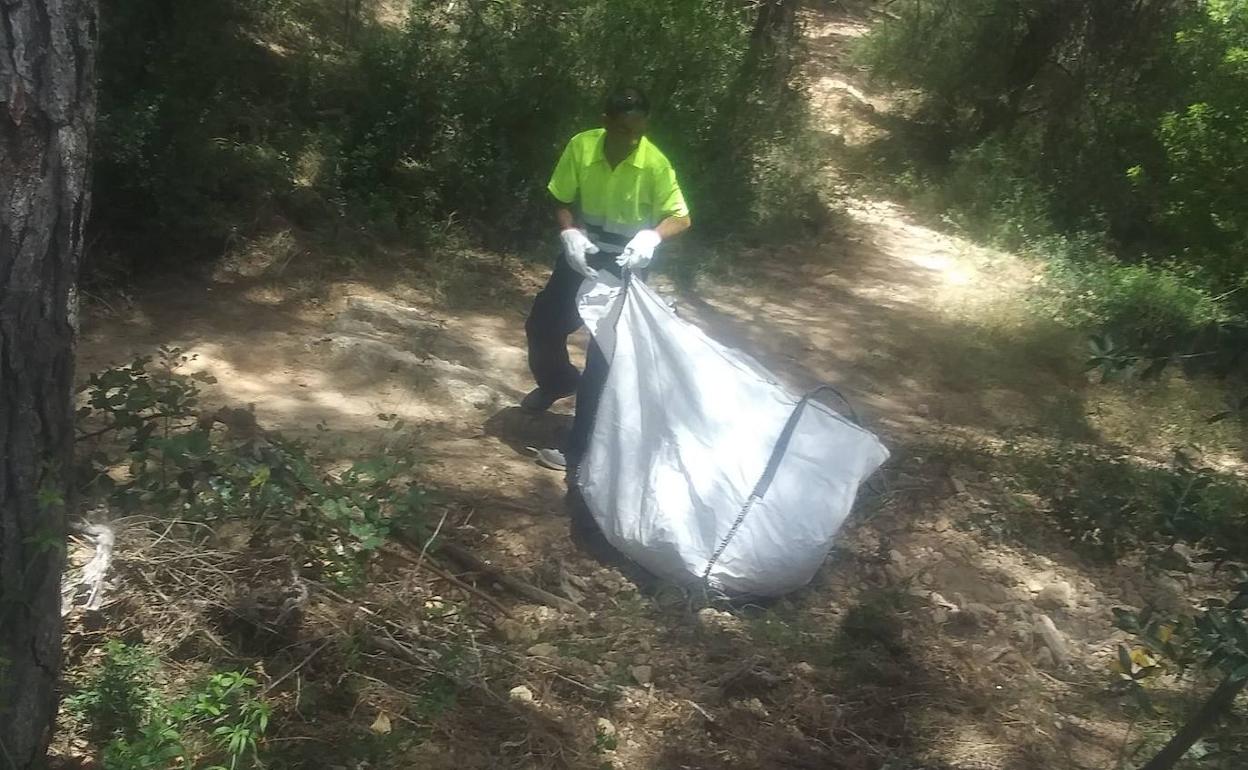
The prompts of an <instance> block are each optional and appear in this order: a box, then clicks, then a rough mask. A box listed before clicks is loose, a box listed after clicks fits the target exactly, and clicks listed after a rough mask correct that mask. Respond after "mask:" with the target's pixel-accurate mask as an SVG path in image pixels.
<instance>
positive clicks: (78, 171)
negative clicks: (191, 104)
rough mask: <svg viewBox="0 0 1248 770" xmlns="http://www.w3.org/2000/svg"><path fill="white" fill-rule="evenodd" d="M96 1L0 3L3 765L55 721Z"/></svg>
mask: <svg viewBox="0 0 1248 770" xmlns="http://www.w3.org/2000/svg"><path fill="white" fill-rule="evenodd" d="M95 39H96V4H95V0H0V767H3V768H5V770H8V768H18V770H27V768H39V767H42V766H43V765H44V763H45V753H46V751H47V745H48V741H49V739H50V737H51V731H52V724H53V721H54V719H55V716H56V705H57V691H56V678H57V672H58V669H59V667H60V659H61V652H60V648H61V620H60V618H61V615H60V611H59V605H60V574H61V567H62V563H63V561H64V543H65V506H66V498H67V497H68V484H69V479H70V477H71V475H72V474H71V462H72V451H73V413H74V410H73V403H72V384H73V347H74V339H75V335H76V329H75V307H74V304H75V303H74V286H75V282H76V280H77V276H78V265H79V262H80V259H81V255H82V232H83V223H84V219H85V218H86V212H87V209H88V206H89V200H90V198H89V195H88V185H87V170H88V167H89V164H90V156H91V132H92V126H93V124H94V122H95Z"/></svg>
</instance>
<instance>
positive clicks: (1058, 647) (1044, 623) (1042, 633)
mask: <svg viewBox="0 0 1248 770" xmlns="http://www.w3.org/2000/svg"><path fill="white" fill-rule="evenodd" d="M1035 629H1036V636H1038V637H1040V641H1042V642H1044V645H1045V647H1047V648H1048V649H1049V652H1051V653H1052V654H1053V660H1054V661H1055V662H1056V663H1057V664H1058V665H1059V666H1063V667H1065V666H1066V665H1068V664H1069V663H1070V651H1069V649H1068V648H1067V645H1066V639H1065V638H1064V637H1063V636H1062V632H1061V631H1058V630H1057V625H1056V624H1054V623H1053V619H1052V618H1050V617H1049V616H1048V615H1043V614H1041V615H1036V622H1035Z"/></svg>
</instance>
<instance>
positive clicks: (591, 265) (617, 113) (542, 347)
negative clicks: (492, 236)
mask: <svg viewBox="0 0 1248 770" xmlns="http://www.w3.org/2000/svg"><path fill="white" fill-rule="evenodd" d="M649 113H650V104H649V102H648V101H647V100H646V97H645V95H644V94H643V93H641V91H638V90H637V89H635V88H623V89H620V90H618V91H615V92H613V93H612V94H611V95H610V96H608V97H607V100H606V104H605V107H604V109H603V116H602V121H603V128H598V129H594V130H591V131H585V132H583V133H580V134H577V135H576V136H574V137H572V140H571V141H569V142H568V145H567V147H566V148H565V149H564V151H563V155H562V157H560V158H559V163H558V164H557V165H556V166H555V171H554V174H553V175H552V176H551V178H550V183H549V185H547V189H548V190H549V191H550V194H551V195H552V196H553V197H554V201H555V220H556V222H557V223H558V225H559V239H560V241H561V242H562V244H563V258H562V259H560V260H558V261H557V262H556V263H555V268H554V270H553V271H552V272H551V275H550V280H549V281H548V282H547V283H546V288H544V289H542V291H541V292H539V293H538V295H537V299H535V300H534V302H533V309H532V310H531V311H530V312H529V318H528V320H527V321H526V322H525V332H526V333H527V335H528V342H529V369H530V370H531V371H532V372H533V378H534V380H536V382H537V388H536V389H534V390H533V391H532V392H531V393H529V394H528V395H527V396H525V398H524V400H523V401H522V402H521V407H522V408H523V409H525V410H527V411H530V412H544V411H546V410H547V409H549V408H550V407H551V405H553V404H554V403H555V402H556V401H558V400H560V399H563V398H567V397H568V396H571V395H572V394H574V393H575V394H576V416H575V418H574V419H573V422H572V431H571V434H570V435H569V437H568V441H567V444H566V445H565V447H564V451H563V452H562V453H560V452H558V451H553V450H543V452H542V453H541V455H540V459H541V460H542V461H543V462H544V463H546V464H548V465H552V466H554V467H559V466H561V465H562V466H564V467H566V470H567V472H568V477H569V478H570V479H571V478H573V476H574V474H575V472H576V467H577V465H578V464H579V463H580V461H581V457H582V456H583V455H584V453H585V450H586V448H587V447H588V444H589V434H590V431H591V430H592V428H593V420H594V414H595V412H596V411H597V407H598V399H599V397H600V396H601V394H602V387H603V384H604V383H605V381H606V375H607V371H606V370H607V361H606V360H605V358H604V357H603V355H602V352H601V351H600V350H599V349H598V346H597V344H595V343H594V342H592V341H591V342H590V345H589V350H588V351H587V355H586V364H585V373H584V375H581V374H580V373H578V372H577V370H576V367H575V366H573V365H572V362H571V361H569V360H568V335H570V334H572V333H573V332H575V331H576V330H577V329H579V328H581V326H582V322H581V317H580V313H579V312H578V311H577V301H576V300H577V291H578V290H579V289H580V286H581V283H582V281H584V280H585V279H591V280H592V279H594V278H596V277H597V274H598V271H599V270H609V271H610V272H611V273H613V274H615V275H619V274H620V272H621V271H622V270H624V269H628V270H632V271H635V272H638V273H640V274H644V271H645V269H646V268H647V267H648V266H649V265H650V261H651V260H652V259H653V258H654V252H655V249H657V248H658V246H659V244H660V243H662V242H663V241H665V240H667V239H669V238H672V237H675V236H677V235H679V234H680V233H682V232H684V231H685V230H687V229H689V225H690V220H689V208H688V206H686V205H685V197H684V194H683V193H681V191H680V185H678V184H677V182H676V172H675V171H674V170H673V169H672V164H671V163H670V162H669V161H668V159H667V157H666V156H664V155H663V153H662V152H660V151H659V148H657V147H655V146H654V145H653V144H652V143H651V142H650V140H649V139H647V138H646V136H645V133H646V122H647V119H648V117H649Z"/></svg>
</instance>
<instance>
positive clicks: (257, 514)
mask: <svg viewBox="0 0 1248 770" xmlns="http://www.w3.org/2000/svg"><path fill="white" fill-rule="evenodd" d="M188 362H189V360H188V358H187V357H186V356H184V355H182V353H181V352H180V351H178V350H176V349H168V348H166V349H162V351H161V354H160V357H159V359H158V360H156V361H153V360H152V359H150V358H146V357H144V358H139V359H137V360H135V361H133V362H131V363H130V364H127V365H124V366H120V367H115V368H111V369H107V370H104V371H102V372H98V373H95V374H92V375H91V376H90V378H89V379H88V382H87V385H86V388H85V390H84V392H83V394H82V400H83V406H82V408H81V410H80V412H79V418H80V423H81V424H82V425H84V426H89V427H88V428H87V429H86V433H85V435H86V437H88V438H90V439H91V441H93V442H94V445H93V447H92V449H91V451H89V452H85V453H83V457H82V461H83V467H82V468H81V470H80V473H81V476H82V482H83V491H84V493H85V494H86V495H87V496H88V497H91V498H98V499H103V500H106V501H107V502H108V504H109V505H110V506H111V507H112V508H114V509H115V510H117V511H119V512H122V513H136V512H143V511H150V510H153V509H154V510H158V511H160V512H161V513H162V515H163V516H164V517H168V518H170V519H171V520H176V521H181V522H182V523H183V524H184V525H194V524H197V523H198V524H207V525H209V528H199V527H194V526H188V527H187V531H188V536H189V537H191V538H192V539H194V538H196V537H198V538H201V539H202V538H206V537H207V536H208V534H209V533H211V531H212V530H211V527H212V526H216V525H219V524H221V523H223V522H225V521H227V520H230V519H243V520H245V521H246V522H247V524H248V526H249V527H250V529H251V531H252V532H253V535H252V536H253V538H256V539H261V540H266V541H268V540H272V541H279V542H288V543H290V544H291V545H292V547H293V548H294V549H295V554H294V555H295V556H297V557H298V558H299V561H300V567H301V568H302V569H304V570H307V571H308V572H309V575H310V576H311V577H314V578H318V579H320V578H326V579H330V580H332V581H334V582H338V583H342V584H351V583H355V582H358V581H359V579H360V577H361V575H362V571H363V568H364V566H365V564H366V563H367V561H368V559H369V557H370V555H371V554H372V553H374V552H375V551H376V550H377V549H378V548H379V547H380V546H381V545H382V544H384V543H385V542H386V540H387V539H388V538H389V537H390V535H391V534H392V533H395V532H399V531H408V532H417V531H419V529H420V527H421V525H422V515H423V513H424V511H425V509H426V507H427V505H428V502H429V496H428V494H427V493H426V491H425V490H424V489H423V488H422V487H421V486H419V485H418V484H416V483H415V482H414V480H413V473H414V471H415V469H416V455H415V447H414V446H413V442H412V439H411V438H410V436H409V435H408V432H407V426H406V425H405V424H404V423H403V421H401V420H397V419H394V418H393V417H392V416H389V415H381V417H382V419H383V422H384V423H385V424H386V426H387V429H386V430H387V433H388V434H389V435H388V438H387V440H386V441H385V442H383V444H382V446H381V448H380V450H379V451H378V452H377V453H376V454H375V455H373V456H371V457H368V458H367V459H363V460H359V461H356V462H353V463H351V464H350V465H349V466H347V467H346V468H344V469H342V470H340V471H338V472H335V473H326V472H324V471H323V470H321V464H322V461H320V460H318V458H317V457H316V455H315V454H314V452H313V450H312V448H311V446H310V445H308V444H307V443H305V442H301V441H297V440H293V439H288V438H285V437H283V436H281V435H280V434H276V433H270V432H267V431H264V430H263V429H261V428H260V426H259V424H258V423H257V421H256V417H255V415H254V413H253V412H252V411H251V410H249V409H242V408H222V409H204V408H203V407H202V406H201V402H200V389H199V382H200V381H203V380H209V379H210V378H206V377H195V376H190V377H188V376H181V375H179V374H177V373H176V372H175V370H176V368H177V367H178V366H180V365H182V364H185V363H188ZM97 426H100V427H97ZM322 430H324V428H323V426H322Z"/></svg>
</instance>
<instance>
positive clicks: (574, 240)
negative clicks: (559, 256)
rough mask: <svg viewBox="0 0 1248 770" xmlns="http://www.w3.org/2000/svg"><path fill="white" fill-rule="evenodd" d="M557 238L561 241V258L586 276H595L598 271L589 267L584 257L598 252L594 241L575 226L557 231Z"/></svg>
mask: <svg viewBox="0 0 1248 770" xmlns="http://www.w3.org/2000/svg"><path fill="white" fill-rule="evenodd" d="M559 238H560V239H561V240H562V241H563V258H564V259H565V260H567V263H568V266H569V267H571V268H572V269H573V270H575V271H576V272H578V273H580V274H581V275H583V276H585V277H586V278H591V279H592V278H597V277H598V271H597V270H595V269H593V268H592V267H590V266H589V262H588V261H586V259H585V258H586V256H588V255H590V254H597V253H598V247H597V246H595V245H594V242H593V241H591V240H590V239H589V238H588V237H587V236H586V235H585V233H583V232H581V231H580V230H578V229H577V228H575V227H569V228H567V229H565V230H564V231H563V232H561V233H559Z"/></svg>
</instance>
